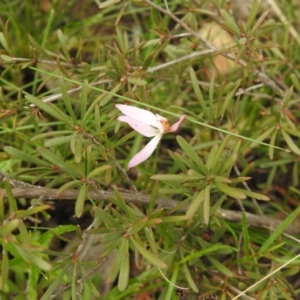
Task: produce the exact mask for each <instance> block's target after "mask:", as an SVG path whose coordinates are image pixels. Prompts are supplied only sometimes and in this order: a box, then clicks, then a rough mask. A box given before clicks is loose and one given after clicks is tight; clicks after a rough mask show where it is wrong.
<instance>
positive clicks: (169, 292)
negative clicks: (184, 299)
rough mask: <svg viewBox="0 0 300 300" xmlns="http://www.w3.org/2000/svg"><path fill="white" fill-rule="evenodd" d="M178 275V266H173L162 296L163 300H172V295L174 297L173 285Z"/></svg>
mask: <svg viewBox="0 0 300 300" xmlns="http://www.w3.org/2000/svg"><path fill="white" fill-rule="evenodd" d="M178 273H179V266H178V265H175V267H174V269H173V270H172V277H171V280H170V282H169V283H168V289H167V292H166V294H165V296H164V300H172V299H174V297H173V295H174V289H175V284H176V281H177V277H178ZM176 298H177V297H176Z"/></svg>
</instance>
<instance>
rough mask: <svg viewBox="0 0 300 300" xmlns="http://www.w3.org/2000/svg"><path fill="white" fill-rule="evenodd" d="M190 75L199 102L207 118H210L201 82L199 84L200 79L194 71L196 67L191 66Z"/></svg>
mask: <svg viewBox="0 0 300 300" xmlns="http://www.w3.org/2000/svg"><path fill="white" fill-rule="evenodd" d="M190 77H191V81H192V85H193V89H194V91H195V94H196V96H197V99H198V101H199V104H200V106H201V108H202V110H203V112H204V114H205V116H206V117H207V118H210V114H209V110H208V109H207V107H206V103H205V101H204V98H203V95H202V92H201V89H200V87H199V84H198V80H197V77H196V73H195V71H194V69H193V68H192V67H191V68H190Z"/></svg>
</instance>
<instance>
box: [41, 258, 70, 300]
mask: <svg viewBox="0 0 300 300" xmlns="http://www.w3.org/2000/svg"><path fill="white" fill-rule="evenodd" d="M70 267H71V264H68V265H66V266H65V267H64V268H63V269H62V270H61V271H60V272H58V274H57V276H55V277H54V281H53V282H52V283H51V284H50V286H49V287H48V288H47V290H46V292H45V293H44V295H43V296H42V297H41V298H40V300H49V299H51V296H52V295H53V293H54V292H55V290H57V288H58V287H59V285H61V283H62V282H63V277H64V276H65V275H66V274H67V272H69V269H70Z"/></svg>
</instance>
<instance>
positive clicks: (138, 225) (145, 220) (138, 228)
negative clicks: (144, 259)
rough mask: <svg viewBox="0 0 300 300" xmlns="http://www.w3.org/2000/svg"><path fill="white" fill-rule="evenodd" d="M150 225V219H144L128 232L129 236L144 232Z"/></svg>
mask: <svg viewBox="0 0 300 300" xmlns="http://www.w3.org/2000/svg"><path fill="white" fill-rule="evenodd" d="M147 224H148V218H147V217H146V218H143V219H140V220H138V221H137V222H135V223H134V224H133V225H132V226H131V227H130V228H129V229H128V231H127V233H128V234H130V235H133V234H135V233H137V232H139V231H140V230H142V229H143V228H144V227H145V226H147Z"/></svg>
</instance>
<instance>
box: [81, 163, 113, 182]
mask: <svg viewBox="0 0 300 300" xmlns="http://www.w3.org/2000/svg"><path fill="white" fill-rule="evenodd" d="M110 169H111V166H110V165H104V166H101V167H98V168H96V169H94V170H93V171H92V172H91V173H90V174H89V175H88V176H87V177H86V178H87V179H91V178H94V177H97V176H99V175H100V174H102V173H104V172H106V171H107V170H110Z"/></svg>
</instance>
